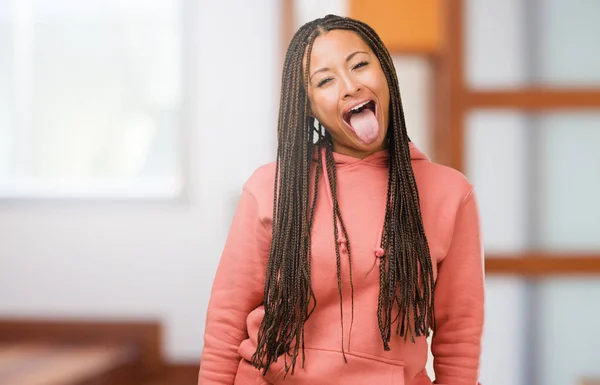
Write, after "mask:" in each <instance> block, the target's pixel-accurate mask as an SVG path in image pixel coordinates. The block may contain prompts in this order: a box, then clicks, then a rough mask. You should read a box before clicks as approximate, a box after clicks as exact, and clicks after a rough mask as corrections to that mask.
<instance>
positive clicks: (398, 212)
mask: <svg viewBox="0 0 600 385" xmlns="http://www.w3.org/2000/svg"><path fill="white" fill-rule="evenodd" d="M333 29H344V30H350V31H353V32H355V33H357V34H358V35H359V36H360V37H361V38H362V39H363V40H364V41H365V42H366V43H367V44H368V45H369V46H370V48H371V49H372V50H373V52H374V54H375V55H376V56H377V58H378V59H379V61H380V63H381V67H382V69H383V71H384V73H385V76H386V79H387V82H388V86H389V91H390V117H389V127H388V137H387V140H388V147H389V153H390V164H389V175H388V191H387V196H386V209H385V221H384V224H383V235H382V244H381V247H382V248H383V249H384V251H385V254H384V256H383V257H382V258H381V259H380V265H379V273H380V274H379V276H380V282H379V283H380V285H379V298H378V309H377V318H378V324H379V329H380V333H381V338H382V341H383V347H384V349H385V350H389V349H390V348H389V342H390V339H391V329H392V324H393V323H394V322H396V321H397V322H398V323H397V326H396V333H397V334H399V335H401V336H404V338H407V337H408V336H410V337H411V339H413V340H414V338H415V337H419V336H421V335H428V334H429V331H430V329H435V315H434V311H433V288H434V280H433V268H432V264H431V257H430V251H429V246H428V243H427V238H426V236H425V231H424V228H423V223H422V219H421V212H420V204H419V195H418V191H417V187H416V183H415V178H414V174H413V170H412V165H411V160H410V151H409V145H408V144H409V142H410V139H409V138H408V134H407V132H406V125H405V119H404V112H403V109H402V103H401V98H400V91H399V87H398V80H397V76H396V72H395V69H394V65H393V62H392V59H391V56H390V55H389V52H388V51H387V49H386V48H385V46H384V45H383V43H382V41H381V39H380V38H379V36H378V35H377V34H376V33H375V31H373V29H371V28H370V27H369V26H368V25H366V24H364V23H362V22H359V21H356V20H353V19H350V18H343V17H338V16H333V15H328V16H326V17H325V18H322V19H317V20H314V21H312V22H310V23H307V24H305V25H304V26H302V27H301V28H300V29H299V30H298V32H296V34H295V35H294V37H293V39H292V41H291V43H290V46H289V48H288V51H287V53H286V57H285V62H284V69H283V74H282V88H281V99H280V107H279V122H278V131H277V138H278V148H277V162H276V163H277V165H276V168H275V180H274V203H273V226H272V227H273V236H272V242H271V249H270V252H269V259H268V262H267V269H266V276H265V291H264V309H265V315H264V318H263V320H262V323H261V325H260V329H259V331H258V346H257V349H256V352H255V354H254V355H253V357H252V363H253V364H254V365H255V366H256V367H258V368H261V369H262V370H263V373H266V371H267V370H268V368H269V366H270V365H271V364H272V363H273V362H275V361H276V360H277V358H278V357H279V356H281V355H284V360H285V363H284V370H285V372H286V373H287V372H289V371H290V370H291V372H292V374H293V373H294V368H295V364H296V359H297V356H298V354H299V350H300V348H302V361H303V363H304V359H305V355H304V324H305V322H306V320H307V319H308V317H309V316H310V315H311V314H312V311H313V310H314V309H315V307H316V298H315V294H314V292H313V290H312V286H311V261H310V256H311V229H312V225H313V222H314V220H315V207H316V200H317V197H318V185H319V178H320V175H321V174H323V175H324V176H325V177H326V178H328V179H329V183H330V185H331V186H332V200H333V202H334V207H333V219H334V222H333V223H334V228H333V232H334V236H335V240H336V261H337V272H338V291H339V294H340V311H342V298H343V296H342V294H343V293H342V285H341V279H342V278H341V257H340V251H339V244H338V243H337V239H338V236H339V235H343V237H344V239H345V241H346V247H347V250H348V262H349V268H350V283H351V293H350V294H351V296H352V297H351V298H352V314H354V287H353V285H352V264H351V258H350V240H349V238H348V233H347V230H346V227H345V225H344V221H343V220H342V215H341V210H340V208H339V204H338V200H337V196H336V191H337V190H336V176H335V163H334V161H333V154H332V150H331V147H329V146H330V144H329V143H328V140H331V139H330V138H327V135H321V134H319V136H320V138H319V140H318V141H317V142H316V143H315V142H314V138H313V135H314V130H315V128H314V126H315V120H314V118H311V117H310V114H309V102H308V94H307V91H306V90H307V89H308V71H309V67H310V53H311V50H312V45H313V42H314V40H315V38H316V37H317V36H319V35H320V34H323V33H326V32H327V31H330V30H333ZM303 59H305V60H306V61H305V62H304V63H303ZM303 65H304V68H303ZM323 146H324V147H325V156H326V158H325V163H326V169H325V170H323V169H322V166H321V164H322V154H321V148H322V147H323ZM315 148H316V149H317V150H318V158H319V160H318V162H316V163H317V164H316V169H315V172H314V179H313V178H311V172H312V171H311V170H312V167H313V163H314V162H313V156H314V154H315ZM311 180H313V182H312V183H313V194H312V200H311V194H310V189H311V186H310V184H311ZM338 221H339V224H340V228H341V230H342V234H338V227H337V225H336V223H338ZM342 315H343V314H342ZM341 322H342V344H343V327H344V323H343V317H342V320H341ZM342 346H343V345H342ZM342 349H343V347H342ZM288 356H289V357H288ZM288 358H289V362H288Z"/></svg>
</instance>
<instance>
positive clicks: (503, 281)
mask: <svg viewBox="0 0 600 385" xmlns="http://www.w3.org/2000/svg"><path fill="white" fill-rule="evenodd" d="M526 290H527V286H526V283H525V282H524V281H522V280H519V279H517V278H506V277H494V278H487V279H486V293H485V328H484V332H483V341H482V356H481V370H480V372H481V374H480V381H481V383H482V384H486V385H507V384H511V385H530V384H526V382H525V377H524V373H525V368H526V366H527V362H526V348H525V345H526V343H527V338H526V332H527V330H526V325H527V319H526V318H527V316H528V315H527V313H526V302H525V298H526Z"/></svg>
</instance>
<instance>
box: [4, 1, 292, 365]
mask: <svg viewBox="0 0 600 385" xmlns="http://www.w3.org/2000/svg"><path fill="white" fill-rule="evenodd" d="M188 3H194V4H195V5H194V7H195V9H190V12H193V15H195V16H196V17H195V18H193V17H192V18H190V19H191V25H190V26H188V28H189V29H191V30H192V33H191V35H190V37H191V38H192V39H193V45H194V46H195V47H196V48H198V50H197V55H196V56H193V55H192V56H191V57H190V58H188V62H187V65H188V66H191V67H193V69H194V70H195V71H194V72H195V75H194V76H192V77H191V78H190V79H188V81H187V86H188V89H187V91H188V92H191V97H192V98H191V114H190V118H189V120H190V122H189V123H190V127H189V129H190V130H189V132H187V137H186V140H185V141H186V143H189V144H190V146H191V147H190V148H191V160H190V164H189V176H190V181H189V182H190V185H189V190H188V198H187V200H186V201H184V202H106V201H85V200H82V201H36V202H32V201H1V202H0V317H5V316H25V317H26V316H36V317H39V316H42V317H69V318H70V317H90V316H91V317H101V318H104V317H106V318H110V317H118V318H122V317H124V316H125V317H130V318H139V317H152V318H157V319H159V320H160V321H162V322H163V323H164V325H165V326H166V330H165V343H166V351H165V353H166V355H167V357H168V358H169V359H171V360H174V361H196V360H197V359H198V358H199V356H200V353H201V349H202V333H203V330H204V317H205V309H206V306H207V302H208V298H209V294H210V287H211V284H212V278H213V275H214V272H215V269H216V266H217V263H218V260H219V256H220V253H221V249H222V247H223V244H224V241H225V237H226V235H227V230H228V226H229V221H230V219H231V215H232V210H233V205H234V204H235V201H236V199H237V196H238V194H239V193H240V191H241V186H242V183H243V182H244V180H245V179H246V178H247V177H248V176H249V175H250V174H251V172H252V171H253V170H254V169H255V168H256V167H257V166H259V165H260V164H262V163H266V162H269V161H271V160H272V159H273V157H274V153H275V132H276V121H277V97H278V81H279V72H280V69H279V61H278V60H279V57H280V55H279V53H280V52H279V50H280V46H281V45H280V42H279V40H278V39H279V36H280V33H279V31H280V27H279V25H278V21H279V20H280V17H279V14H280V11H279V3H280V2H278V1H276V0H253V1H252V2H249V1H242V0H220V1H208V0H200V1H197V2H195V1H188ZM189 52H193V51H190V50H188V53H189Z"/></svg>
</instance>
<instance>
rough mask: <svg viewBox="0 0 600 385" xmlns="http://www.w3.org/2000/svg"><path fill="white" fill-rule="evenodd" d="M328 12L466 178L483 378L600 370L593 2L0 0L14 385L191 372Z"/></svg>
mask: <svg viewBox="0 0 600 385" xmlns="http://www.w3.org/2000/svg"><path fill="white" fill-rule="evenodd" d="M327 13H335V14H339V15H347V16H352V17H355V18H358V19H361V20H364V21H366V22H367V23H369V24H370V25H371V26H372V27H374V28H375V30H376V31H377V32H378V33H379V34H380V36H381V37H382V39H383V40H384V42H385V43H386V45H387V47H388V48H389V50H390V52H391V53H392V55H393V57H394V62H395V64H396V68H397V72H398V77H399V83H400V87H401V93H402V97H403V104H404V108H405V114H406V119H407V126H408V130H409V134H410V136H411V138H412V140H413V141H414V142H415V143H416V144H417V145H418V147H419V148H421V149H422V150H423V151H424V152H426V153H427V154H428V155H429V156H430V157H431V158H432V159H433V160H434V161H437V162H439V163H442V164H446V165H449V166H451V167H454V168H457V169H459V170H460V171H462V172H463V173H465V174H466V175H467V177H468V178H469V179H470V180H471V182H472V183H474V185H475V187H476V191H477V194H478V198H479V203H480V207H481V217H482V226H483V233H484V239H485V249H486V276H487V278H486V285H487V287H486V290H487V293H486V294H487V299H486V327H485V335H484V341H483V357H482V366H481V382H482V383H483V384H485V385H542V384H543V385H583V384H595V383H596V382H595V381H600V353H599V349H598V346H600V329H599V328H598V325H600V204H598V203H597V197H598V196H600V156H599V151H598V146H599V145H600V49H599V48H598V47H600V45H599V44H598V43H597V41H598V39H599V38H600V27H599V25H600V24H599V23H598V20H600V1H597V0H569V1H567V0H503V1H494V0H368V1H366V0H330V1H327V0H280V1H279V0H253V1H252V2H250V1H242V0H220V1H205V0H196V1H193V0H143V1H142V0H118V1H117V0H87V1H85V2H82V1H75V0H53V1H42V0H0V383H1V384H3V385H10V384H12V385H15V384H21V385H35V384H71V385H74V384H79V385H82V384H141V383H148V384H150V383H152V384H166V383H168V384H176V385H177V384H183V383H195V374H196V372H197V366H198V362H199V360H200V355H201V351H202V344H203V331H204V320H205V316H206V314H205V312H206V307H207V304H208V299H209V295H210V289H211V285H212V279H213V276H214V273H215V271H216V267H217V264H218V261H219V257H220V253H221V251H222V248H223V245H224V242H225V238H226V236H227V231H228V227H229V224H230V221H231V218H232V215H233V211H234V209H235V205H236V203H237V199H238V196H239V194H240V192H241V187H242V184H243V183H244V181H245V180H246V179H247V178H248V177H249V176H250V175H251V173H252V172H253V171H254V170H255V169H256V168H257V167H258V166H260V165H261V164H264V163H267V162H270V161H272V160H274V155H275V149H276V148H275V147H276V138H275V133H276V126H277V111H278V97H279V85H280V83H279V82H280V78H281V65H282V59H283V55H284V53H285V49H286V47H287V43H288V42H289V40H290V38H291V36H292V34H293V33H294V31H295V30H296V29H297V28H298V27H299V26H300V25H302V24H303V23H304V22H306V21H308V20H312V19H314V18H316V17H321V16H324V15H325V14H327ZM594 325H596V326H594ZM430 373H432V371H431V370H430ZM432 374H433V373H432Z"/></svg>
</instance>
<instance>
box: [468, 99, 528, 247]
mask: <svg viewBox="0 0 600 385" xmlns="http://www.w3.org/2000/svg"><path fill="white" fill-rule="evenodd" d="M466 126H467V130H466V145H465V150H466V154H465V156H466V159H465V166H466V170H465V172H466V175H467V177H468V178H469V180H470V181H471V183H473V185H474V186H475V190H476V193H477V198H478V201H479V206H480V213H481V226H482V232H483V237H484V242H485V249H486V251H487V252H488V253H489V252H519V251H523V250H524V249H526V248H527V243H528V236H527V235H528V233H527V232H528V223H527V218H526V217H525V215H524V212H526V205H527V195H526V193H527V191H526V185H525V181H526V178H527V173H526V172H525V171H526V170H525V169H524V168H523V164H525V163H526V162H527V159H528V158H527V156H528V153H527V138H526V130H525V128H526V127H527V117H526V115H524V114H521V113H518V112H512V111H477V112H475V113H473V114H471V115H470V116H469V117H468V119H467V125H466Z"/></svg>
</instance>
